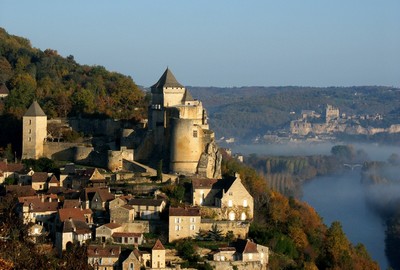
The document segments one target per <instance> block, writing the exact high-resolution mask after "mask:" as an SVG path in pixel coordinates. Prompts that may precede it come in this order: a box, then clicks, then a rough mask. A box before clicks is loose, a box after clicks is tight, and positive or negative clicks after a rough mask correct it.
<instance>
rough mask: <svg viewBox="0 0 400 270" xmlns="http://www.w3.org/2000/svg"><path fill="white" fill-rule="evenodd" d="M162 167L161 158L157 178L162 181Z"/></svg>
mask: <svg viewBox="0 0 400 270" xmlns="http://www.w3.org/2000/svg"><path fill="white" fill-rule="evenodd" d="M162 168H163V160H162V159H160V161H159V162H158V166H157V180H159V181H161V182H162Z"/></svg>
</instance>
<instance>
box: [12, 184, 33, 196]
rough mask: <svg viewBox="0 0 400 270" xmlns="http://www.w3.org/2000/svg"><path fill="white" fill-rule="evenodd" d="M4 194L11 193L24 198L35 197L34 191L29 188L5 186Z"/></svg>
mask: <svg viewBox="0 0 400 270" xmlns="http://www.w3.org/2000/svg"><path fill="white" fill-rule="evenodd" d="M6 193H11V194H13V195H15V196H16V197H25V196H34V195H36V190H34V189H33V188H32V187H31V186H22V185H8V186H6Z"/></svg>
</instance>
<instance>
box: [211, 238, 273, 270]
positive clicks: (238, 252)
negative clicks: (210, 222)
mask: <svg viewBox="0 0 400 270" xmlns="http://www.w3.org/2000/svg"><path fill="white" fill-rule="evenodd" d="M210 256H211V258H212V260H213V261H214V262H227V261H229V262H233V261H236V262H237V261H240V262H243V263H249V262H255V263H259V265H260V266H261V267H259V269H267V265H268V259H269V249H268V247H266V246H262V245H258V244H256V243H254V242H252V241H250V240H244V239H238V240H236V241H235V242H233V243H231V245H230V246H229V247H222V248H219V249H218V251H215V252H212V253H210ZM216 266H217V269H218V268H219V267H218V264H216ZM221 266H222V265H221ZM221 268H222V267H221Z"/></svg>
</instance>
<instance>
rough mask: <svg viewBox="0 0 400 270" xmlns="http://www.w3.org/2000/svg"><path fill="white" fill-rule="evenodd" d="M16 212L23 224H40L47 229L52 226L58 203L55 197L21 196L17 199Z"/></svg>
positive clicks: (51, 195)
mask: <svg viewBox="0 0 400 270" xmlns="http://www.w3.org/2000/svg"><path fill="white" fill-rule="evenodd" d="M18 201H19V207H18V212H19V215H20V217H21V218H22V220H23V222H24V224H28V223H30V222H33V223H40V224H42V225H44V226H45V227H46V228H47V229H49V227H50V226H52V220H54V218H55V216H56V214H57V210H58V206H59V202H58V198H57V195H55V194H50V195H40V196H23V197H18Z"/></svg>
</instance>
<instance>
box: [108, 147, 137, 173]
mask: <svg viewBox="0 0 400 270" xmlns="http://www.w3.org/2000/svg"><path fill="white" fill-rule="evenodd" d="M124 159H126V160H133V149H126V147H121V150H119V151H112V150H109V151H108V158H107V168H108V169H109V170H110V171H113V172H115V171H119V170H122V169H123V160H124Z"/></svg>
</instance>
